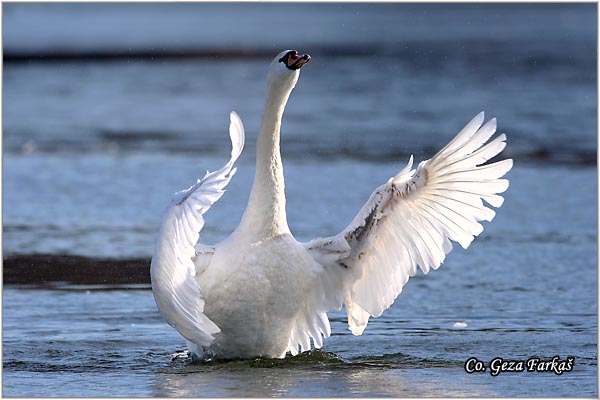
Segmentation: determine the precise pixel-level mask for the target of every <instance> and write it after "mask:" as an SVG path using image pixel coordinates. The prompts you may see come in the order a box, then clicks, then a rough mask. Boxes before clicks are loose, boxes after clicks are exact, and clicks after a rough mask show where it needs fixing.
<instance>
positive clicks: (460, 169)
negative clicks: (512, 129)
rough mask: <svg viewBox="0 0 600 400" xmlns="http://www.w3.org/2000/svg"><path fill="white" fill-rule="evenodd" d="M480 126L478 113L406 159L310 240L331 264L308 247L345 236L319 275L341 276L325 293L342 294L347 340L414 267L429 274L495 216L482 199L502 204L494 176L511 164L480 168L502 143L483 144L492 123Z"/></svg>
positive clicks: (501, 182) (502, 184) (502, 138)
mask: <svg viewBox="0 0 600 400" xmlns="http://www.w3.org/2000/svg"><path fill="white" fill-rule="evenodd" d="M483 121H484V114H483V112H482V113H480V114H478V115H477V116H476V117H475V118H473V120H471V121H470V122H469V123H468V124H467V125H466V126H465V127H464V128H463V129H462V130H461V131H460V132H459V133H458V134H457V135H456V137H454V139H452V140H451V141H450V143H448V145H446V146H445V147H444V148H443V149H442V150H440V151H439V152H438V153H437V154H436V155H435V156H434V157H432V158H431V159H430V160H427V161H424V162H421V163H420V164H419V166H418V167H417V168H416V169H412V164H413V158H412V156H411V158H410V160H409V162H408V164H407V165H406V167H404V168H403V169H402V170H401V171H400V172H399V173H398V174H396V176H394V177H393V178H391V179H390V180H389V181H388V182H387V183H386V184H385V185H383V186H381V187H379V188H378V189H377V190H376V191H375V192H374V193H373V195H371V197H370V198H369V200H368V201H367V203H366V204H365V205H364V206H363V208H362V209H361V210H360V212H359V213H358V215H357V217H356V218H354V220H353V221H352V223H351V224H350V225H348V227H346V228H345V229H344V230H343V231H342V232H341V233H340V234H339V235H337V236H335V237H332V238H325V239H317V240H316V241H313V242H310V243H312V248H311V249H309V252H310V251H312V253H311V254H313V257H314V258H315V260H323V261H325V260H330V259H331V254H330V253H326V252H325V250H324V245H323V247H322V248H321V249H320V248H319V246H315V243H323V244H326V243H331V242H339V241H340V240H342V239H345V240H346V242H347V244H348V246H349V248H350V250H349V251H346V252H342V253H340V255H339V257H338V258H337V259H334V261H333V262H331V263H330V264H329V265H326V270H328V271H333V272H330V273H334V274H337V275H339V276H340V277H341V278H340V279H341V282H342V283H341V284H339V285H338V286H337V287H329V290H338V291H341V292H342V294H343V298H344V304H345V306H346V312H347V314H348V325H349V328H350V330H351V331H352V333H354V334H355V335H360V334H362V332H363V330H364V329H365V327H366V325H367V323H368V319H369V317H370V316H372V317H378V316H379V315H381V313H382V312H383V311H384V310H385V309H387V308H388V307H389V306H390V305H391V304H392V303H393V302H394V300H395V299H396V297H397V296H398V294H400V292H401V291H402V288H403V286H404V285H405V284H406V282H407V281H408V279H409V277H411V276H414V275H415V273H416V269H417V267H418V268H420V269H421V270H422V271H423V273H425V274H427V273H428V272H429V270H430V269H431V268H433V269H437V268H438V267H439V266H440V265H441V264H442V263H443V261H444V259H445V257H446V254H448V252H450V250H451V249H452V242H451V241H455V242H458V243H459V244H460V245H461V246H462V247H463V248H467V247H468V246H469V245H470V244H471V242H472V241H473V239H474V238H475V237H476V236H477V235H479V234H480V233H481V232H482V231H483V226H482V225H481V224H480V223H479V221H491V220H492V219H493V218H494V216H495V215H496V212H495V211H494V210H493V209H491V208H488V207H486V205H484V203H483V202H484V201H485V202H486V203H487V204H489V205H490V206H492V207H500V206H501V205H502V203H503V201H504V199H503V197H502V196H500V195H499V193H502V192H504V191H505V190H506V189H507V188H508V185H509V182H508V180H506V179H501V178H502V177H503V176H504V175H505V174H506V173H507V172H508V171H509V170H510V169H511V168H512V166H513V161H512V160H510V159H507V160H501V161H497V162H494V163H489V164H485V165H482V164H483V163H485V162H487V161H488V160H490V159H492V158H493V157H495V156H496V155H498V154H499V153H500V152H501V151H502V150H503V149H504V148H505V146H506V135H504V134H501V135H499V136H498V137H496V138H495V139H494V140H492V141H491V142H489V143H488V141H489V140H490V138H491V137H492V136H493V135H494V133H495V132H496V120H495V119H491V120H490V121H488V122H487V123H485V124H483ZM482 124H483V125H482ZM486 143H487V144H486ZM307 246H308V244H307ZM342 247H343V246H342ZM325 253H326V254H327V256H328V258H325V257H324V254H325ZM339 265H344V266H345V267H346V268H340V267H339Z"/></svg>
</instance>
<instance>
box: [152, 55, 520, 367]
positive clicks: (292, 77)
mask: <svg viewBox="0 0 600 400" xmlns="http://www.w3.org/2000/svg"><path fill="white" fill-rule="evenodd" d="M310 59H311V57H310V56H309V55H307V54H305V55H300V54H299V53H298V52H297V51H294V50H286V51H283V52H281V53H280V54H278V55H277V56H276V57H275V59H274V60H273V61H272V62H271V64H270V66H269V69H268V76H267V91H266V100H265V104H264V111H263V115H262V122H261V125H260V133H259V135H258V143H257V151H256V173H255V177H254V182H253V186H252V190H251V193H250V197H249V201H248V205H247V207H246V210H245V212H244V214H243V216H242V219H241V222H240V223H239V225H238V227H237V228H236V229H235V230H234V232H233V233H231V235H230V236H229V237H228V238H226V239H225V240H223V241H222V242H220V243H218V244H217V245H215V246H209V245H205V244H201V243H199V237H200V231H201V229H202V227H203V226H204V217H203V215H204V214H205V213H206V212H207V211H208V210H209V209H210V207H211V206H212V205H213V204H214V203H215V202H216V201H217V200H219V198H220V197H221V196H222V195H223V193H224V190H225V187H226V186H227V184H228V183H229V181H230V180H231V178H232V176H233V175H234V174H235V172H236V168H235V166H234V163H235V162H236V160H237V159H238V157H239V156H240V154H241V152H242V149H243V147H244V140H245V139H244V138H245V135H244V127H243V125H242V121H241V119H240V117H239V116H238V115H237V114H236V113H235V112H232V113H231V114H230V125H229V135H230V139H231V144H232V150H231V157H230V160H229V162H227V164H225V165H224V166H223V167H222V168H221V169H219V170H216V171H214V172H207V173H206V175H205V176H204V177H203V178H202V179H198V180H197V181H196V183H195V184H193V185H192V186H190V187H189V188H188V189H185V190H182V191H179V192H177V193H175V194H174V196H173V198H172V200H171V202H170V204H169V206H168V207H167V208H166V210H165V212H164V215H163V219H162V222H161V225H160V231H159V233H158V237H157V240H156V244H155V249H154V254H153V257H152V262H151V266H150V274H151V279H152V290H153V294H154V298H155V300H156V304H157V306H158V309H159V311H160V313H161V314H162V316H163V317H164V318H165V319H166V321H167V322H168V323H169V324H170V325H171V326H173V327H174V328H175V329H176V330H177V331H178V332H179V333H180V334H181V336H183V338H185V341H186V344H187V348H188V350H189V352H190V354H191V355H192V356H193V357H197V358H201V359H206V358H223V359H229V358H254V357H269V358H283V357H285V356H286V354H287V353H288V352H289V353H291V354H292V355H296V354H298V353H299V352H303V351H307V350H310V349H311V342H312V346H313V347H314V348H320V347H321V346H322V345H323V339H324V338H327V337H329V336H330V334H331V328H330V325H329V320H328V317H327V312H328V311H331V310H340V309H341V308H342V305H344V306H345V309H346V313H347V316H348V328H349V329H350V331H351V332H352V333H353V334H354V335H361V334H362V333H363V331H364V330H365V327H366V326H367V323H368V321H369V318H371V317H373V318H376V317H379V316H380V315H381V313H382V312H383V311H384V310H386V309H387V308H389V307H390V306H391V305H392V303H393V302H394V300H395V299H396V297H397V296H398V295H399V294H400V292H401V291H402V288H403V286H404V285H405V284H406V283H407V281H408V279H409V277H411V276H413V275H415V273H416V271H417V267H419V268H420V269H421V270H422V271H423V273H424V274H427V273H428V272H429V270H430V269H431V268H433V269H437V268H438V267H439V266H440V265H441V264H442V262H443V261H444V259H445V257H446V254H448V252H450V250H451V249H452V243H451V242H452V241H454V242H458V243H459V244H460V245H461V246H462V247H463V248H467V247H468V246H469V244H470V243H471V242H472V241H473V239H474V237H475V236H477V235H479V234H480V233H481V232H482V231H483V227H482V225H481V224H480V223H479V222H478V221H491V220H492V218H494V216H495V211H494V210H493V209H491V208H488V207H486V206H485V205H484V203H483V201H485V202H486V203H487V204H489V205H491V206H493V207H496V208H497V207H500V206H501V205H502V203H503V200H504V199H503V197H502V196H500V195H499V194H498V193H502V192H504V191H505V190H506V189H507V188H508V185H509V182H508V180H506V179H500V178H502V177H503V176H504V175H505V174H506V173H507V172H508V171H509V170H510V169H511V168H512V165H513V162H512V160H511V159H504V160H501V161H497V162H494V163H488V164H485V165H482V164H484V163H485V162H486V161H488V160H489V159H491V158H492V157H495V156H496V155H498V154H499V153H500V152H501V151H502V150H503V149H504V147H505V146H506V136H505V135H504V134H501V135H499V136H497V137H496V138H495V139H494V140H492V141H491V142H489V143H488V140H489V139H490V138H491V136H492V135H494V133H495V131H496V120H495V119H491V120H489V121H488V122H487V123H485V124H483V122H484V114H483V112H481V113H480V114H478V115H477V116H476V117H475V118H473V120H472V121H471V122H469V123H468V124H467V125H466V126H465V127H464V129H462V130H461V131H460V132H459V133H458V135H457V136H456V137H455V138H454V139H453V140H452V141H450V143H449V144H448V145H446V146H445V147H444V148H443V149H442V150H440V151H439V152H438V153H437V154H436V155H435V156H433V157H432V158H431V159H429V160H426V161H423V162H421V163H420V164H419V165H418V166H417V168H416V169H413V168H412V165H413V157H412V156H411V157H410V160H409V161H408V164H407V165H406V166H405V167H404V168H403V169H402V170H401V171H399V172H398V173H397V174H396V175H395V176H393V177H391V178H390V179H389V180H388V181H387V182H385V183H384V184H383V185H381V186H379V187H378V188H377V189H376V190H375V191H374V192H373V194H372V195H371V197H370V198H369V199H368V200H367V202H366V203H365V204H364V206H363V207H362V209H361V210H360V211H359V212H358V214H357V215H356V217H355V218H354V220H353V221H352V222H350V224H349V225H348V226H347V227H346V228H345V229H344V230H343V231H342V232H340V233H339V234H337V235H335V236H331V237H326V238H317V239H314V240H312V241H310V242H308V243H300V242H298V241H296V239H295V238H294V236H293V235H292V233H291V232H290V228H289V227H288V223H287V218H286V199H285V193H284V179H283V167H282V162H281V154H280V148H279V142H280V126H281V119H282V116H283V111H284V108H285V105H286V103H287V100H288V98H289V96H290V93H291V92H292V89H293V88H294V86H295V85H296V83H297V81H298V77H299V75H300V69H301V68H302V67H303V66H304V65H305V64H306V63H307V62H309V61H310ZM486 143H487V144H486ZM332 206H333V205H332Z"/></svg>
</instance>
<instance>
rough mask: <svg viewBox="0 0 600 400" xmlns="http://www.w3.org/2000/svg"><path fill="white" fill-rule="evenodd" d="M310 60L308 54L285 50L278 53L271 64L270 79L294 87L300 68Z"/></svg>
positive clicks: (272, 81)
mask: <svg viewBox="0 0 600 400" xmlns="http://www.w3.org/2000/svg"><path fill="white" fill-rule="evenodd" d="M309 61H310V56H309V55H308V54H298V52H297V51H296V50H285V51H282V52H281V53H279V54H277V56H276V57H275V58H274V59H273V62H271V65H270V66H269V81H270V82H271V83H276V84H279V85H284V86H290V88H293V87H294V85H295V84H296V81H297V80H298V76H299V75H300V68H302V66H303V65H304V64H306V63H307V62H309Z"/></svg>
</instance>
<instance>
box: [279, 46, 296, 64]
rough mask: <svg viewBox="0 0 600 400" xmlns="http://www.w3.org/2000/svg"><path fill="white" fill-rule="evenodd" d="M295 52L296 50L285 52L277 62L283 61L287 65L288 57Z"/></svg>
mask: <svg viewBox="0 0 600 400" xmlns="http://www.w3.org/2000/svg"><path fill="white" fill-rule="evenodd" d="M296 54H298V52H297V51H295V50H291V51H288V52H287V53H285V56H283V57H281V58H280V59H279V62H282V63H285V65H286V66H287V65H288V64H289V60H290V57H293V56H295V55H296Z"/></svg>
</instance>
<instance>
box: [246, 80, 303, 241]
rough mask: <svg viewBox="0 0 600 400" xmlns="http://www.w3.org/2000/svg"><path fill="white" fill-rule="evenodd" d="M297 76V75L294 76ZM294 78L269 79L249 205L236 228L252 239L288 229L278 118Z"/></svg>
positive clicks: (269, 236)
mask: <svg viewBox="0 0 600 400" xmlns="http://www.w3.org/2000/svg"><path fill="white" fill-rule="evenodd" d="M296 79H297V78H296ZM296 79H294V80H293V82H291V81H288V82H277V81H269V83H268V85H267V97H266V100H265V106H264V111H263V116H262V122H261V126H260V132H259V134H258V143H257V146H256V175H255V176H254V184H253V185H252V192H251V194H250V200H249V201H248V206H247V208H246V211H245V213H244V216H243V217H242V222H241V223H240V225H239V227H238V229H237V232H238V233H239V234H243V235H245V236H247V237H248V238H250V240H252V241H260V240H267V239H270V238H273V237H275V236H278V235H281V234H284V233H289V232H290V228H289V227H288V224H287V216H286V212H285V184H284V178H283V165H282V163H281V152H280V148H279V142H280V128H281V118H282V116H283V111H284V109H285V105H286V103H287V100H288V98H289V96H290V93H291V92H292V89H293V88H294V85H295V83H296Z"/></svg>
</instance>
